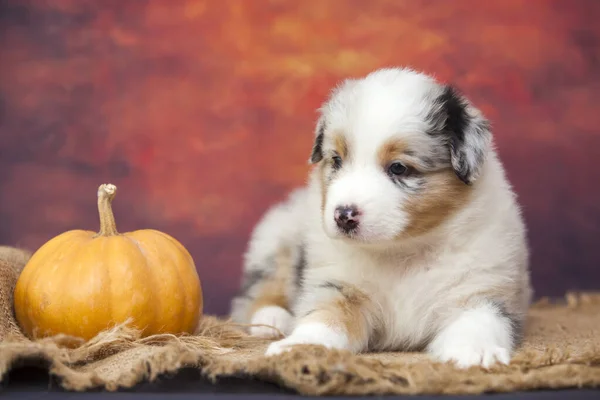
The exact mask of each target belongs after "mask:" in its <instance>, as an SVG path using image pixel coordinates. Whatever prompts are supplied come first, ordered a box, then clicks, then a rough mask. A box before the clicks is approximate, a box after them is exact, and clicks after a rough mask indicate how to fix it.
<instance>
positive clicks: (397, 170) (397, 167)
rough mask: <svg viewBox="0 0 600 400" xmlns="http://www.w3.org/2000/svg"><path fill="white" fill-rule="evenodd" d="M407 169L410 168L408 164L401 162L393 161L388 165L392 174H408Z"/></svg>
mask: <svg viewBox="0 0 600 400" xmlns="http://www.w3.org/2000/svg"><path fill="white" fill-rule="evenodd" d="M407 171H408V168H407V167H406V165H404V164H402V163H399V162H395V163H392V164H390V166H389V167H388V173H389V174H390V175H392V176H402V175H404V174H406V172H407Z"/></svg>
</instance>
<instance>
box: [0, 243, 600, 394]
mask: <svg viewBox="0 0 600 400" xmlns="http://www.w3.org/2000/svg"><path fill="white" fill-rule="evenodd" d="M28 256H29V254H28V253H26V252H20V251H18V250H15V249H7V248H1V247H0V381H1V380H2V379H3V378H5V377H6V375H7V373H8V371H9V370H10V369H11V368H14V367H15V366H18V365H19V363H20V362H23V361H28V362H29V363H31V362H39V361H40V360H42V361H45V362H47V365H49V371H50V373H51V374H53V375H55V376H57V377H58V378H59V380H60V382H61V385H62V386H63V387H64V388H65V389H69V390H86V389H91V388H105V389H108V390H115V389H118V388H119V387H125V388H127V387H132V386H133V385H135V384H136V383H138V382H140V381H142V380H154V379H156V378H157V377H159V376H160V375H161V374H164V373H171V372H176V371H177V370H179V369H181V368H183V367H193V368H197V369H198V371H199V373H200V374H202V375H204V376H207V377H209V378H212V379H218V378H219V377H226V376H237V377H240V376H247V377H252V378H255V379H261V380H265V381H270V382H276V383H279V384H280V385H283V386H286V387H288V388H291V389H295V390H297V391H298V392H300V393H303V394H309V395H349V394H351V395H357V394H361V395H366V394H426V393H427V394H475V393H482V392H509V391H516V390H528V389H547V388H567V387H597V386H598V385H599V384H600V348H599V344H600V335H599V332H598V331H599V330H600V312H599V311H600V294H572V295H568V296H567V297H566V302H564V303H561V304H550V303H549V302H547V301H542V302H539V303H537V304H536V305H535V306H534V307H532V309H531V312H530V319H529V323H528V326H527V332H526V340H525V343H524V345H523V347H522V348H521V349H520V351H519V352H518V354H517V355H516V356H515V357H514V359H513V361H512V364H511V365H510V366H500V367H495V368H493V369H492V370H490V371H485V370H483V369H480V368H472V369H470V370H467V371H462V370H457V369H455V368H453V367H452V366H451V365H446V364H440V363H433V362H431V361H429V360H428V358H427V357H426V356H424V355H422V354H407V353H381V354H365V355H359V356H355V355H351V354H348V353H346V352H340V351H326V350H324V349H323V348H320V347H316V346H307V347H305V348H303V349H299V350H295V351H292V352H289V353H287V354H283V355H281V356H278V357H272V358H265V357H264V356H263V355H262V353H263V351H264V349H265V347H266V345H267V343H266V342H262V341H259V340H256V339H253V338H251V337H249V336H247V335H245V334H244V333H242V331H241V330H240V329H238V328H236V327H235V326H234V325H232V324H230V323H228V322H227V321H220V320H218V319H216V318H212V317H205V318H204V319H203V320H202V322H201V323H200V326H199V328H198V332H197V334H196V335H194V336H187V337H174V336H170V335H160V336H154V337H150V338H145V339H141V338H140V337H139V336H138V334H137V332H135V331H133V330H130V329H127V328H126V327H118V328H115V329H113V330H111V331H107V332H104V333H102V334H100V335H99V336H98V337H96V338H94V339H93V340H91V341H89V342H88V343H85V344H82V345H81V346H80V347H79V348H76V349H73V350H67V349H64V348H62V347H61V346H60V342H61V339H60V338H55V339H52V340H49V339H48V340H42V341H38V342H31V341H29V340H28V339H26V338H25V337H24V336H23V334H22V333H21V332H20V331H19V328H18V326H17V324H16V322H15V319H14V316H13V312H12V291H13V289H14V285H15V282H16V279H17V276H18V274H19V271H20V270H21V268H22V266H23V264H24V263H25V261H26V259H27V258H28ZM42 365H45V364H42Z"/></svg>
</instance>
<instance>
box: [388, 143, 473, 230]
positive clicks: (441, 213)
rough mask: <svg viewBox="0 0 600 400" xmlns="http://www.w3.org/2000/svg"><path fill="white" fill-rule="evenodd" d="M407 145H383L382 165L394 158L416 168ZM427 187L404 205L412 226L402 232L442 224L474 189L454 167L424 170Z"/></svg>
mask: <svg viewBox="0 0 600 400" xmlns="http://www.w3.org/2000/svg"><path fill="white" fill-rule="evenodd" d="M407 149H408V145H407V144H406V142H404V141H402V140H392V141H389V142H388V143H386V144H384V145H383V146H381V148H380V149H379V152H378V154H377V157H378V159H379V162H380V164H381V166H382V167H383V168H385V167H387V166H388V165H389V164H390V163H392V162H393V161H401V162H403V163H404V164H405V165H406V166H408V167H412V168H415V167H416V165H414V163H411V160H410V159H409V157H407V154H406V152H407ZM423 177H424V178H425V186H424V188H423V190H421V191H419V193H418V194H415V195H412V196H411V198H409V199H408V201H407V202H406V203H405V204H404V207H405V210H406V212H408V213H409V215H410V221H411V222H410V225H409V226H408V227H407V228H406V229H405V230H404V231H403V232H402V233H401V234H400V235H399V236H400V237H401V238H404V237H406V236H415V235H422V234H424V233H427V232H429V231H430V230H432V229H434V228H436V227H437V226H439V225H440V224H441V223H442V222H444V221H445V220H447V219H448V218H449V217H450V216H451V215H452V214H453V213H454V212H455V211H456V210H458V209H460V208H461V207H463V206H464V205H465V203H466V201H467V200H468V198H469V194H470V193H471V190H472V188H471V187H470V186H467V185H465V184H464V183H463V182H461V181H460V180H459V179H458V178H457V177H456V175H455V174H454V171H452V169H450V168H447V169H443V170H439V171H433V172H427V173H423Z"/></svg>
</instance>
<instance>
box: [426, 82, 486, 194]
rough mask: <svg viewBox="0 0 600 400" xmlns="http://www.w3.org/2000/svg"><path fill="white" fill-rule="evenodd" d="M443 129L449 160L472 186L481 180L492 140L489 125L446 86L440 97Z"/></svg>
mask: <svg viewBox="0 0 600 400" xmlns="http://www.w3.org/2000/svg"><path fill="white" fill-rule="evenodd" d="M438 101H439V102H440V103H441V104H440V105H441V109H438V111H439V112H440V113H441V114H442V115H441V116H440V117H441V118H439V119H438V121H439V122H442V121H443V127H441V131H442V134H443V135H444V136H445V139H446V140H447V143H448V145H449V147H450V161H451V163H452V168H453V169H454V172H455V173H456V176H458V178H459V179H460V180H461V181H463V182H464V183H466V184H467V185H470V184H472V183H473V182H475V180H476V179H477V178H478V177H479V174H480V172H481V169H482V167H483V164H484V163H485V160H486V156H487V152H488V149H489V146H490V143H491V140H492V133H491V130H490V124H489V122H488V121H487V120H486V119H485V118H484V117H483V115H482V114H481V112H480V111H479V110H478V109H476V108H475V107H473V106H472V105H471V104H470V103H469V101H468V100H467V99H466V98H465V97H463V96H462V95H461V94H460V93H459V92H458V91H457V90H456V89H455V88H454V87H452V86H446V87H445V88H444V92H443V93H442V95H441V96H440V97H439V99H438Z"/></svg>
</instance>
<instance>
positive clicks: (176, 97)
mask: <svg viewBox="0 0 600 400" xmlns="http://www.w3.org/2000/svg"><path fill="white" fill-rule="evenodd" d="M599 20H600V1H597V0H587V1H586V0H520V1H518V0H496V1H493V0H489V1H481V0H453V1H447V0H369V1H366V0H302V1H292V0H290V1H285V0H270V1H269V0H206V1H200V0H188V1H183V0H170V1H167V0H155V1H144V0H103V1H93V0H92V1H86V0H68V1H67V0H53V1H43V0H29V1H24V0H0V242H1V243H5V244H13V245H15V244H16V245H21V246H27V247H30V248H33V249H35V248H37V247H38V246H40V245H41V244H42V243H44V242H45V241H47V240H48V239H50V238H51V237H52V236H54V235H57V234H59V233H61V232H63V231H65V230H68V229H72V228H86V229H96V228H97V225H98V222H97V215H96V202H95V201H96V200H95V196H96V188H97V186H98V185H99V184H101V183H104V182H112V183H115V184H116V185H117V186H118V187H119V194H118V197H117V199H116V203H115V210H116V216H117V222H118V224H119V229H120V230H121V231H127V230H133V229H138V228H145V227H151V228H156V229H160V230H163V231H165V232H168V233H170V234H172V235H173V236H175V237H176V238H178V239H179V240H180V241H181V242H182V243H183V244H184V245H185V246H187V247H188V248H189V250H190V252H191V253H192V255H193V257H194V258H195V261H196V263H197V265H198V270H199V272H200V276H201V279H202V281H203V284H204V290H205V296H206V308H207V311H208V312H211V313H220V314H222V313H225V312H227V310H228V304H229V299H230V297H231V296H232V294H233V292H234V291H235V290H236V288H237V285H238V282H239V278H240V268H241V255H242V252H243V251H244V248H245V245H246V241H247V239H248V235H249V233H250V230H251V228H252V226H253V224H254V223H255V222H256V221H257V220H258V218H259V217H260V215H261V213H262V212H263V211H264V210H265V209H266V208H267V207H268V205H270V204H272V203H273V202H274V201H277V200H279V199H281V198H282V197H283V196H284V194H285V193H286V192H287V191H288V190H290V189H291V188H293V187H295V186H297V185H300V184H302V183H303V181H304V179H305V174H306V172H307V168H308V167H307V164H306V161H307V158H308V155H309V152H310V147H311V140H312V129H313V124H314V121H315V116H316V113H315V109H316V108H317V107H318V106H319V105H320V103H321V101H323V99H324V98H325V96H326V95H327V93H328V91H329V89H330V88H331V87H332V86H333V85H334V84H336V83H337V82H338V81H339V80H340V79H342V78H345V77H350V76H358V75H362V74H365V73H367V72H369V71H371V70H373V69H376V68H379V67H382V66H389V65H410V66H413V67H415V68H418V69H421V70H424V71H426V72H429V73H433V74H435V75H437V76H438V77H439V78H440V79H443V80H446V81H452V82H453V83H455V84H456V85H457V86H458V87H459V88H461V89H462V90H463V91H464V92H465V93H466V94H467V95H468V96H469V97H470V98H471V99H472V100H473V101H474V102H475V103H476V104H477V105H479V106H480V107H481V108H482V109H483V110H484V112H485V113H486V114H487V115H488V117H489V118H490V119H491V120H492V122H493V125H494V132H495V137H496V143H497V147H498V149H499V152H500V155H501V157H502V158H503V160H504V162H505V165H506V168H507V170H508V174H509V177H510V179H511V181H512V182H513V184H514V186H515V189H516V191H517V192H518V195H519V197H520V199H521V202H522V204H523V206H524V212H525V216H526V219H527V223H528V225H529V236H530V240H531V244H532V247H533V256H532V269H533V280H534V285H535V287H536V290H537V294H538V295H559V294H562V292H563V291H564V290H568V289H593V288H600V230H599V228H598V227H599V223H600V206H599V205H600V172H599V171H600V168H599V167H598V161H597V158H596V157H597V156H598V154H599V151H598V150H599V149H600V130H599V127H600V110H599V108H598V103H599V98H598V94H599V93H600V25H599V24H598V21H599Z"/></svg>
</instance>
